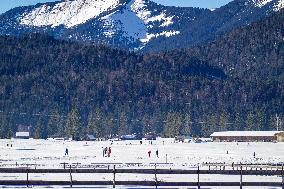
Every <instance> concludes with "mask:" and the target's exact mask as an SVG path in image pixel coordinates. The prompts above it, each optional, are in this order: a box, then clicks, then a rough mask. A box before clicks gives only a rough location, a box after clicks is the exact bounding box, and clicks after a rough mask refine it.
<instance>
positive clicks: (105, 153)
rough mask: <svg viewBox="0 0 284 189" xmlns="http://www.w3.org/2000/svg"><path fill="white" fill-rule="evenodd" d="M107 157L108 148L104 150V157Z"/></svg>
mask: <svg viewBox="0 0 284 189" xmlns="http://www.w3.org/2000/svg"><path fill="white" fill-rule="evenodd" d="M106 155H107V147H105V148H104V156H106Z"/></svg>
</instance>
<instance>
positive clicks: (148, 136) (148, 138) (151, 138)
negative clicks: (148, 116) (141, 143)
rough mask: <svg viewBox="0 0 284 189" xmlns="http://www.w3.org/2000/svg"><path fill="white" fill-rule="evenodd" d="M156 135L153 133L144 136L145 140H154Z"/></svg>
mask: <svg viewBox="0 0 284 189" xmlns="http://www.w3.org/2000/svg"><path fill="white" fill-rule="evenodd" d="M156 139H157V135H156V134H155V133H153V132H150V133H147V134H145V140H156Z"/></svg>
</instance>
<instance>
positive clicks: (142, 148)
mask: <svg viewBox="0 0 284 189" xmlns="http://www.w3.org/2000/svg"><path fill="white" fill-rule="evenodd" d="M11 145H12V147H11ZM104 147H111V149H112V153H111V156H110V157H103V148H104ZM66 148H68V150H69V155H65V149H66ZM283 149H284V143H174V140H173V139H162V138H160V139H158V140H157V141H153V143H152V144H150V143H149V141H143V143H142V145H141V144H140V142H139V141H113V142H112V141H100V142H97V141H96V142H76V141H49V140H33V139H29V140H20V139H17V140H16V139H13V140H0V167H5V168H7V167H16V166H18V167H26V166H29V167H30V168H35V167H36V168H62V166H63V165H62V164H61V163H64V162H66V163H69V164H73V165H74V166H75V165H76V164H77V163H80V164H79V167H83V168H87V167H94V166H105V167H107V166H108V165H109V166H110V168H112V166H113V164H114V163H116V164H117V165H116V166H117V168H118V169H119V168H154V164H155V163H156V164H157V168H162V169H163V168H165V169H166V168H172V169H196V168H197V166H198V165H199V166H200V167H201V169H208V166H206V165H204V164H205V163H206V162H207V163H225V164H227V165H230V164H232V163H233V162H234V163H235V164H237V163H242V164H249V163H259V164H268V163H284V150H283ZM156 150H158V152H159V157H157V156H156V154H155V152H156ZM148 151H151V152H152V153H151V157H148ZM227 151H228V154H227ZM254 152H255V154H256V156H255V157H254ZM138 164H139V167H138ZM25 178H26V175H25V174H17V175H16V174H0V180H7V179H8V180H17V179H19V180H21V179H25ZM43 178H45V179H48V180H69V174H68V175H65V174H35V175H32V174H31V175H30V179H36V180H41V179H43ZM94 178H95V179H96V180H112V175H110V174H95V176H94V174H93V175H91V174H90V175H88V174H74V176H73V179H74V180H94ZM116 179H117V180H142V181H143V180H154V175H137V174H135V175H125V174H118V175H117V177H116ZM158 180H163V181H192V182H196V181H197V176H196V175H174V176H173V175H158ZM239 180H240V178H239V176H224V175H214V176H212V175H211V176H205V175H201V177H200V181H201V182H206V181H214V182H218V181H235V182H238V181H239ZM258 180H261V181H268V182H273V181H277V182H281V178H280V177H256V176H244V178H243V181H244V182H246V181H258ZM0 187H1V186H0ZM3 187H4V186H3ZM6 188H7V187H6ZM207 188H208V187H207ZM219 188H220V187H219ZM229 188H233V187H229ZM248 188H251V187H248ZM256 188H265V187H256ZM266 188H267V187H266Z"/></svg>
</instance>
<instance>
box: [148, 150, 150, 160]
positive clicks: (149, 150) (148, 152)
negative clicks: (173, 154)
mask: <svg viewBox="0 0 284 189" xmlns="http://www.w3.org/2000/svg"><path fill="white" fill-rule="evenodd" d="M148 156H149V158H150V157H151V150H149V151H148Z"/></svg>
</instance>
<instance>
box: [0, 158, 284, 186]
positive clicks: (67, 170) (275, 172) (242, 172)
mask: <svg viewBox="0 0 284 189" xmlns="http://www.w3.org/2000/svg"><path fill="white" fill-rule="evenodd" d="M209 167H210V165H209ZM245 167H246V166H244V165H238V168H234V169H230V170H226V167H225V166H224V167H221V166H220V169H217V166H216V169H213V170H212V169H208V170H200V169H199V167H197V169H196V170H178V169H157V168H156V165H155V168H154V169H116V166H115V165H114V166H113V168H110V167H109V168H107V169H79V168H73V167H72V166H71V165H69V166H67V165H65V164H64V169H30V168H0V173H2V174H6V173H19V174H26V180H0V185H26V186H27V187H29V186H31V185H42V186H44V185H70V186H71V187H72V186H74V185H109V186H113V188H115V187H116V186H118V185H124V186H130V185H132V186H155V187H156V188H157V187H158V186H173V187H174V186H196V187H198V188H200V187H201V186H207V187H208V186H239V187H240V188H241V189H242V187H243V186H271V187H282V189H284V170H283V165H281V166H280V167H279V166H277V169H270V170H268V169H254V170H253V169H248V168H247V167H246V168H245ZM279 168H280V169H279ZM40 173H45V174H58V173H64V174H69V176H70V180H69V181H49V180H30V179H29V174H40ZM77 173H88V174H95V173H96V174H99V173H104V174H112V175H113V176H112V178H113V179H112V180H110V181H78V180H73V175H74V174H77ZM116 174H147V175H153V176H154V178H155V179H154V181H117V180H116ZM165 174H167V175H171V174H175V175H196V176H197V182H164V181H159V180H158V175H165ZM201 175H239V176H240V181H239V182H200V176H201ZM246 175H253V176H258V175H260V176H279V177H281V178H282V182H259V181H258V182H243V177H244V176H246Z"/></svg>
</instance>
